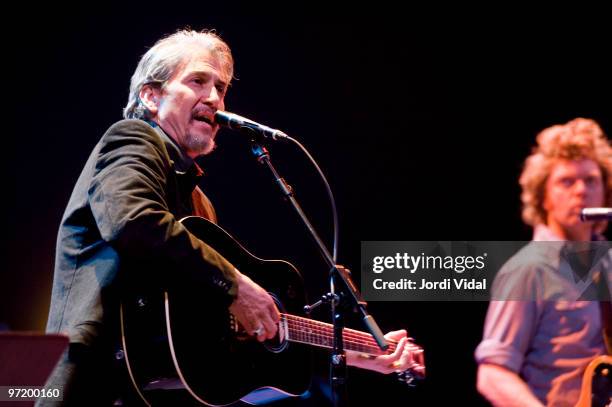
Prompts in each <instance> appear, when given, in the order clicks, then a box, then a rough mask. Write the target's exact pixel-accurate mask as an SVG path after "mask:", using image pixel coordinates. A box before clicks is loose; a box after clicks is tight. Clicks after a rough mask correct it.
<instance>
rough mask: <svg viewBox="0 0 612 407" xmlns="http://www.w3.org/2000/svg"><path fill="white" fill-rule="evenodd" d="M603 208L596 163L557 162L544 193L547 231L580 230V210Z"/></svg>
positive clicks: (583, 161)
mask: <svg viewBox="0 0 612 407" xmlns="http://www.w3.org/2000/svg"><path fill="white" fill-rule="evenodd" d="M603 204H604V186H603V179H602V174H601V170H600V168H599V166H598V165H597V163H595V162H594V161H592V160H588V159H583V160H559V161H557V163H556V164H555V165H554V166H553V168H552V170H551V172H550V176H549V177H548V180H547V181H546V186H545V191H544V205H543V206H544V209H545V210H546V212H547V224H548V226H549V227H553V228H561V229H562V230H564V231H568V230H571V229H573V228H575V227H580V226H581V225H583V224H582V222H581V221H580V210H581V209H582V208H585V207H592V206H595V207H599V206H603Z"/></svg>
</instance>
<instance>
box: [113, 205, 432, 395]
mask: <svg viewBox="0 0 612 407" xmlns="http://www.w3.org/2000/svg"><path fill="white" fill-rule="evenodd" d="M181 222H182V224H183V225H184V226H185V227H186V228H187V229H188V230H189V231H190V232H191V233H192V234H193V235H195V236H196V237H197V238H198V239H200V240H202V241H203V242H205V243H206V244H208V245H209V246H211V247H213V248H214V249H215V250H216V251H217V252H219V253H220V254H221V255H222V256H223V257H225V258H226V259H227V260H228V261H229V262H230V263H232V264H233V265H234V266H235V267H236V268H237V269H239V270H240V271H241V272H242V273H245V274H247V275H248V276H249V277H250V278H251V279H253V280H254V281H255V282H257V283H258V284H259V285H261V286H262V287H264V288H265V289H266V290H267V291H268V292H269V293H270V294H271V295H272V297H273V298H274V299H275V301H276V303H277V306H278V308H279V310H280V312H281V317H280V322H279V325H278V332H279V333H278V335H277V337H276V338H274V339H272V340H268V341H265V342H263V343H260V342H258V341H257V340H256V339H254V338H253V337H252V336H250V335H248V334H247V333H246V332H245V331H244V330H243V329H242V328H241V326H239V324H238V323H237V322H236V321H235V319H234V318H233V316H232V315H231V313H229V311H228V309H227V304H225V305H222V301H220V300H219V299H218V298H214V297H213V296H212V295H209V294H207V291H206V290H203V289H201V288H199V287H197V286H194V285H193V284H192V285H191V286H190V285H189V284H185V286H184V287H173V288H172V289H167V290H163V291H155V290H143V291H142V292H134V293H130V295H128V296H126V297H125V298H124V299H123V301H122V304H121V310H120V311H121V312H120V318H121V321H120V322H121V348H122V349H121V352H122V354H123V358H124V360H125V362H126V366H127V371H128V373H129V376H130V379H131V381H132V384H133V387H134V389H135V390H136V392H137V394H138V396H139V397H140V398H141V399H142V400H143V402H144V403H145V404H146V405H157V404H159V403H157V401H156V398H157V397H159V396H160V395H161V394H163V393H164V392H166V391H168V390H173V391H175V392H176V391H179V392H185V393H187V394H189V395H190V396H191V397H192V398H193V400H196V401H197V402H199V403H201V404H203V405H209V406H220V405H227V404H231V403H233V402H235V401H238V400H240V399H243V400H244V399H245V397H246V396H248V395H249V394H250V393H252V392H254V391H256V390H258V389H262V388H272V389H275V390H276V391H277V392H280V393H284V394H287V395H291V396H299V395H301V394H303V393H305V392H306V391H307V390H308V388H309V385H310V378H311V370H312V369H311V347H312V346H315V347H322V348H330V349H331V347H332V344H333V327H332V325H331V324H328V323H324V322H320V321H316V320H312V319H309V318H307V317H305V316H304V315H303V306H304V305H305V304H306V298H305V294H304V290H303V282H302V278H301V276H300V274H299V272H298V271H297V269H296V268H295V267H294V266H293V265H291V264H290V263H288V262H286V261H282V260H263V259H260V258H258V257H255V256H254V255H252V254H251V253H249V252H248V251H247V250H246V249H244V248H243V247H242V246H241V245H240V244H239V243H238V242H237V241H236V240H234V239H233V238H232V237H231V236H230V235H229V234H228V233H227V232H225V231H224V230H223V229H221V228H220V227H218V226H217V225H215V224H213V223H211V222H209V221H208V220H206V219H204V218H200V217H195V216H190V217H187V218H184V219H183V220H181ZM343 338H344V348H345V349H346V350H351V351H357V352H361V353H364V354H369V355H380V354H382V353H383V352H382V351H381V350H380V349H379V348H378V346H377V344H376V342H375V341H374V338H373V337H372V336H371V335H370V334H368V333H365V332H360V331H357V330H354V329H348V328H345V329H344V335H343ZM389 342H390V347H389V350H388V352H392V351H393V350H394V349H395V347H396V346H397V342H395V341H389ZM408 348H409V351H410V366H409V369H408V370H406V371H405V372H402V373H401V375H400V379H401V380H403V381H407V382H410V381H412V380H413V379H414V378H420V377H422V376H424V374H425V366H424V359H423V349H422V348H421V347H419V346H418V345H416V344H414V343H412V342H410V343H409V344H408Z"/></svg>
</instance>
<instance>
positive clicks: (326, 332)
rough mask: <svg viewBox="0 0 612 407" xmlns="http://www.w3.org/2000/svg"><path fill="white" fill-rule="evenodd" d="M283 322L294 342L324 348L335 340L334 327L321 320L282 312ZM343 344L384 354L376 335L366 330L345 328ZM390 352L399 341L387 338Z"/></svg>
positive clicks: (345, 346)
mask: <svg viewBox="0 0 612 407" xmlns="http://www.w3.org/2000/svg"><path fill="white" fill-rule="evenodd" d="M281 324H285V326H286V327H287V332H286V335H287V339H288V340H289V341H292V342H300V343H306V344H309V345H313V346H319V347H322V348H330V349H331V348H332V347H333V343H334V342H333V340H334V327H333V325H332V324H328V323H325V322H321V321H315V320H312V319H308V318H304V317H300V316H297V315H291V314H281ZM342 338H343V340H344V341H343V345H344V349H345V350H352V351H356V352H362V353H368V354H371V355H382V354H383V353H385V352H383V351H382V350H380V348H379V347H378V345H377V344H376V341H375V340H374V337H373V336H372V335H370V334H369V333H366V332H361V331H357V330H354V329H350V328H344V330H343V331H342ZM387 342H388V343H389V352H393V351H394V350H395V348H396V346H397V341H393V340H387Z"/></svg>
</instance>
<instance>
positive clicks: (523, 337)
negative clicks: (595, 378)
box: [475, 226, 612, 406]
mask: <svg viewBox="0 0 612 407" xmlns="http://www.w3.org/2000/svg"><path fill="white" fill-rule="evenodd" d="M553 240H559V239H558V238H556V237H555V236H554V235H552V233H551V232H550V230H549V229H547V228H546V227H544V226H540V227H538V228H536V230H535V233H534V241H553ZM530 246H531V247H530ZM562 249H563V244H557V245H554V244H552V245H534V244H533V243H532V244H530V245H528V246H527V247H526V248H525V249H524V250H532V253H530V255H529V256H520V253H519V254H518V255H517V256H515V257H514V258H513V259H511V260H510V261H508V263H507V264H506V265H504V267H503V268H502V270H501V271H500V272H499V273H498V275H497V277H496V279H495V282H494V287H493V290H494V291H495V290H503V291H504V292H505V293H506V295H507V297H506V298H525V299H528V298H531V299H532V300H520V301H519V300H512V301H491V302H490V304H489V310H488V313H487V317H486V320H485V326H484V335H483V340H482V342H481V343H480V345H479V346H478V348H477V349H476V352H475V357H476V361H477V362H478V363H479V364H480V363H491V364H495V365H499V366H503V367H505V368H507V369H509V370H511V371H513V372H515V373H518V374H519V375H520V376H521V377H522V378H523V380H525V382H526V383H527V385H528V386H529V388H530V389H531V391H532V392H533V393H534V394H535V396H536V397H537V398H538V399H540V401H542V402H543V403H545V404H546V405H549V406H574V405H575V403H576V402H577V401H578V397H579V395H580V385H581V379H582V374H583V372H584V369H585V368H586V366H587V364H588V363H589V362H590V361H591V360H592V359H593V358H594V357H596V356H598V355H601V354H604V353H605V345H604V341H603V336H602V330H601V317H600V308H599V303H598V302H597V301H581V300H572V298H573V299H579V298H581V296H582V295H583V294H584V292H583V291H584V287H581V285H580V284H573V283H570V282H568V276H567V275H564V274H563V273H562V272H560V270H562V269H563V268H564V267H565V266H566V265H565V264H564V262H565V259H564V257H563V255H562ZM526 257H528V258H529V260H530V262H529V263H527V262H525V261H517V259H520V258H522V259H524V258H526ZM611 270H612V253H610V251H608V253H607V254H604V256H603V257H602V258H601V259H600V261H599V262H598V271H599V272H600V273H602V275H603V276H604V278H606V279H607V281H608V285H609V283H610V273H611ZM542 287H553V290H563V291H564V297H563V300H555V301H553V300H551V298H555V297H554V293H553V294H552V295H551V293H550V292H546V290H542V289H541V288H542Z"/></svg>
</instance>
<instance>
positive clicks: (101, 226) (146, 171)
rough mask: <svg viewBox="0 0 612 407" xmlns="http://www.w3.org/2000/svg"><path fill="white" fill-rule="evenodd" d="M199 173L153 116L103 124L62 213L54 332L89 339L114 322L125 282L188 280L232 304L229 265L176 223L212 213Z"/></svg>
mask: <svg viewBox="0 0 612 407" xmlns="http://www.w3.org/2000/svg"><path fill="white" fill-rule="evenodd" d="M200 176H201V170H200V169H199V167H198V166H197V165H196V164H195V162H194V161H193V160H192V159H191V158H189V157H188V156H187V155H186V154H184V153H183V152H182V151H181V149H180V148H179V146H178V145H177V144H176V143H175V142H174V140H172V139H171V138H170V137H169V136H168V135H166V134H165V133H164V132H163V131H162V130H161V129H160V128H159V127H158V126H156V125H155V124H152V123H151V124H150V123H148V122H145V121H141V120H122V121H120V122H117V123H115V124H114V125H112V126H111V127H110V128H109V129H108V130H107V131H106V133H105V134H104V135H103V136H102V138H101V140H100V142H99V143H98V144H97V145H96V147H95V148H94V150H93V152H92V153H91V155H90V156H89V159H88V160H87V163H86V164H85V168H84V169H83V171H82V173H81V175H80V176H79V179H78V181H77V183H76V186H75V188H74V191H73V192H72V195H71V197H70V201H69V202H68V206H67V208H66V211H65V213H64V215H63V217H62V221H61V225H60V229H59V234H58V237H57V248H56V259H55V273H54V281H53V293H52V299H51V309H50V311H49V320H48V323H47V331H48V332H63V333H67V334H68V335H69V337H70V341H71V342H73V343H75V342H76V343H82V344H85V345H90V344H92V343H93V342H95V339H96V338H97V337H98V336H100V335H101V334H102V333H103V332H104V331H105V330H107V329H108V325H109V324H111V323H113V322H112V321H116V318H115V316H116V314H117V313H118V311H117V310H118V308H117V306H118V298H119V294H120V292H121V290H122V289H123V288H122V287H123V286H130V285H138V284H153V285H156V286H167V285H171V284H172V283H173V281H177V280H181V281H190V282H195V283H200V284H202V287H203V290H205V292H207V293H208V294H209V295H216V296H218V297H219V301H225V302H226V303H227V305H229V304H230V303H231V301H232V299H233V297H234V296H235V294H236V293H235V290H236V288H235V271H234V268H233V266H232V265H231V264H230V263H229V262H227V260H225V259H224V258H223V257H221V256H220V255H219V254H218V253H217V252H216V251H215V250H214V249H212V248H211V247H209V246H207V245H206V244H204V243H203V242H202V241H200V240H198V239H197V238H195V237H194V236H193V235H191V234H190V233H189V232H188V231H187V230H186V229H185V228H184V227H183V226H182V225H181V224H180V223H179V222H178V219H180V218H181V217H183V216H187V215H191V214H199V215H204V216H208V217H209V218H212V219H211V220H213V221H214V210H213V209H212V206H211V205H210V202H209V201H208V200H207V199H206V197H205V196H204V194H202V192H201V191H200V190H199V188H197V187H196V183H197V181H198V179H199V177H200ZM194 188H195V189H194ZM194 197H195V198H196V202H195V205H194V202H193V198H194ZM202 212H204V213H202ZM109 321H111V322H109Z"/></svg>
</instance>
